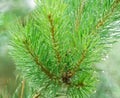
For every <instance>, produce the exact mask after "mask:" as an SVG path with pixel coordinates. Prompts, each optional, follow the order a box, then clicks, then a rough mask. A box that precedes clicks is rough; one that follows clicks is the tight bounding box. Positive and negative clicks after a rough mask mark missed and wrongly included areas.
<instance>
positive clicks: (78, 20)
mask: <svg viewBox="0 0 120 98" xmlns="http://www.w3.org/2000/svg"><path fill="white" fill-rule="evenodd" d="M84 6H85V0H82V2H81V4H80V8H78V13H77V18H76V21H75V30H78V28H79V25H80V18H81V16H82V13H83V9H84Z"/></svg>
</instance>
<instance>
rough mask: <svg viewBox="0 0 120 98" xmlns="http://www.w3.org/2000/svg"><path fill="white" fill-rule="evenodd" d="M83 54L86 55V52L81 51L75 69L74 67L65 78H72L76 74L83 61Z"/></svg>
mask: <svg viewBox="0 0 120 98" xmlns="http://www.w3.org/2000/svg"><path fill="white" fill-rule="evenodd" d="M85 54H86V51H85V50H83V51H82V57H81V58H80V59H79V61H78V62H77V63H76V67H75V68H74V69H73V70H71V71H69V72H68V76H67V77H69V78H71V77H72V76H74V75H75V74H76V72H77V71H78V69H79V67H80V65H81V64H82V62H83V61H84V59H85Z"/></svg>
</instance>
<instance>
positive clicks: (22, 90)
mask: <svg viewBox="0 0 120 98" xmlns="http://www.w3.org/2000/svg"><path fill="white" fill-rule="evenodd" d="M24 87H25V82H24V80H23V81H22V84H21V94H20V98H23V94H24Z"/></svg>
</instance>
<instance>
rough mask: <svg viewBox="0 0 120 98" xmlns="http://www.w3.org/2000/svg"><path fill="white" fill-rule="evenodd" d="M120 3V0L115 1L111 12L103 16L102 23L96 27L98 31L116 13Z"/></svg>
mask: <svg viewBox="0 0 120 98" xmlns="http://www.w3.org/2000/svg"><path fill="white" fill-rule="evenodd" d="M119 3H120V0H115V1H114V3H113V4H112V7H111V9H110V11H109V12H108V13H107V14H106V15H105V16H103V17H102V18H101V19H100V21H99V22H98V23H97V25H96V29H98V28H100V27H101V26H103V25H104V22H105V21H106V20H107V19H108V18H109V17H110V16H111V15H112V13H113V12H114V10H115V8H116V7H117V6H118V4H119Z"/></svg>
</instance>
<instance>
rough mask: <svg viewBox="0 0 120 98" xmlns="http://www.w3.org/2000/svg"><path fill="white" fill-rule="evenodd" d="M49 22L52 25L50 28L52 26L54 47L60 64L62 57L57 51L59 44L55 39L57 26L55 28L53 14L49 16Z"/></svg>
mask: <svg viewBox="0 0 120 98" xmlns="http://www.w3.org/2000/svg"><path fill="white" fill-rule="evenodd" d="M48 20H49V23H50V26H51V33H52V41H53V45H54V50H55V53H56V57H57V60H58V62H60V61H61V56H60V53H59V51H58V50H57V48H58V44H57V41H56V39H55V26H54V23H53V19H52V17H51V14H49V15H48Z"/></svg>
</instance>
